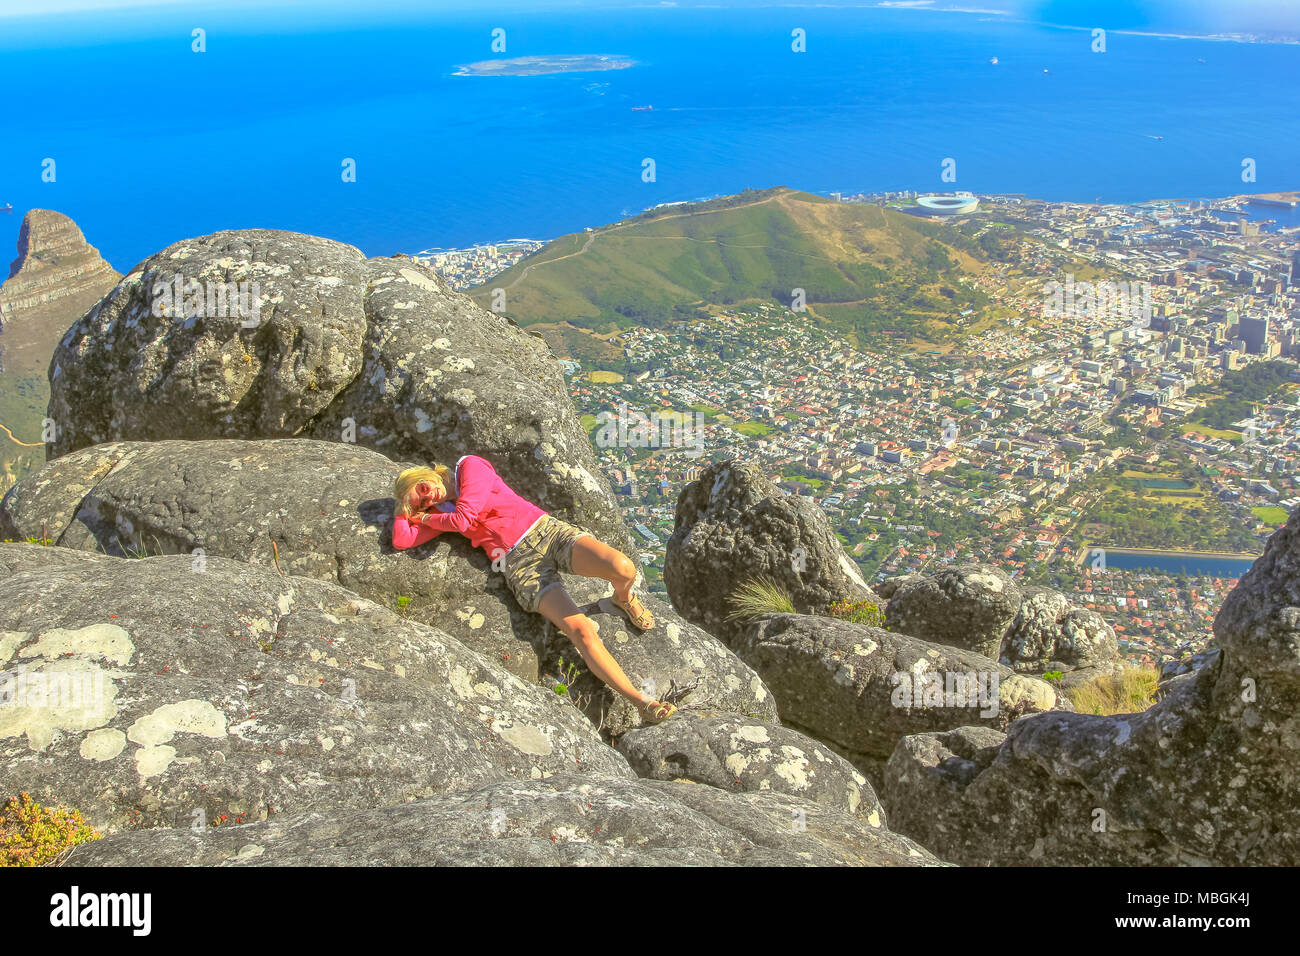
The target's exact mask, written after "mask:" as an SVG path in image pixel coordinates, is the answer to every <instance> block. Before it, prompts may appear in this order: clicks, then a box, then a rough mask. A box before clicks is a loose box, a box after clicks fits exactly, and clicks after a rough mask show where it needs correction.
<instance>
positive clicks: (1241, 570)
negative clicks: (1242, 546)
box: [1085, 548, 1255, 578]
mask: <svg viewBox="0 0 1300 956" xmlns="http://www.w3.org/2000/svg"><path fill="white" fill-rule="evenodd" d="M1099 550H1101V549H1100V548H1093V549H1092V550H1091V551H1090V552H1089V553H1088V560H1087V562H1085V567H1086V566H1088V565H1089V564H1091V563H1092V562H1093V561H1094V560H1095V558H1096V554H1097V552H1098V551H1099ZM1254 563H1255V559H1254V558H1226V557H1218V556H1216V555H1200V554H1194V553H1187V552H1181V553H1180V552H1177V551H1157V552H1154V553H1145V554H1134V553H1132V552H1129V551H1106V567H1108V568H1120V569H1122V570H1125V571H1132V570H1136V569H1152V570H1155V571H1159V572H1161V573H1163V574H1184V575H1189V576H1205V577H1213V578H1239V577H1241V576H1242V575H1243V574H1245V573H1246V572H1247V571H1249V570H1250V566H1251V565H1252V564H1254Z"/></svg>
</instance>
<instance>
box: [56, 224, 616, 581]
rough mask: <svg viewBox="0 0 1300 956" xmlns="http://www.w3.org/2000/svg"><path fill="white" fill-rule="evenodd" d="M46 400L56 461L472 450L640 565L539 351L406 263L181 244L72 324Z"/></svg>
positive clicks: (451, 457)
mask: <svg viewBox="0 0 1300 956" xmlns="http://www.w3.org/2000/svg"><path fill="white" fill-rule="evenodd" d="M239 283H244V286H243V287H242V290H241V288H240V286H239ZM231 284H234V285H233V287H232V285H231ZM50 389H51V396H50V407H49V416H50V417H51V418H53V419H54V421H55V424H56V427H57V429H58V432H57V436H56V439H55V441H53V442H51V443H50V444H49V446H48V448H47V453H48V456H49V457H50V458H56V457H58V456H61V455H66V454H68V453H69V452H72V451H75V450H77V449H80V448H84V447H86V446H88V445H92V444H97V443H102V442H107V441H114V440H137V439H138V440H146V441H153V440H159V439H209V438H242V439H252V438H290V437H301V438H317V439H322V440H326V441H335V442H340V441H341V442H351V441H355V443H356V444H357V445H360V446H363V447H367V448H372V449H375V450H377V451H380V452H382V453H383V454H384V455H386V456H388V457H389V458H391V459H392V460H393V461H395V462H396V461H414V462H421V463H427V462H430V461H439V462H444V463H448V464H451V463H453V462H455V461H456V460H457V459H458V458H460V456H462V455H464V454H479V455H483V456H484V457H486V458H488V459H490V460H491V461H493V462H494V463H495V464H496V466H497V469H498V471H499V472H500V473H501V475H502V477H504V478H505V479H506V481H507V482H509V483H510V485H511V487H513V488H514V489H515V490H516V491H518V492H519V493H520V494H521V495H523V496H525V497H526V498H529V499H530V500H532V501H535V502H536V503H537V504H538V505H540V506H541V507H542V508H545V509H546V510H548V511H552V512H555V513H556V514H558V515H560V516H561V517H564V518H566V519H567V520H570V521H573V522H574V523H576V524H578V525H581V526H582V527H584V528H587V529H588V530H590V531H592V532H593V533H595V534H597V536H599V537H601V538H602V539H603V540H605V541H608V542H609V543H610V544H612V545H614V546H615V547H617V548H619V549H620V550H622V551H624V552H625V553H626V554H627V555H628V556H629V557H630V558H632V559H633V560H634V561H636V560H637V551H636V549H635V548H634V547H633V545H632V540H631V537H630V536H629V534H628V531H627V528H626V526H625V525H624V524H623V522H622V520H621V518H620V516H619V512H618V508H617V506H616V505H615V502H614V500H613V497H612V494H611V493H610V490H609V486H608V484H607V483H606V482H605V480H604V478H603V477H601V475H600V472H599V471H598V470H597V467H596V464H595V458H594V455H593V453H592V450H591V445H590V444H589V442H588V440H587V435H586V432H585V431H584V430H583V429H582V426H581V424H580V422H579V421H578V418H577V415H576V414H575V413H574V410H573V406H572V403H571V402H570V400H569V397H568V395H567V392H566V390H565V384H564V379H563V376H562V375H561V373H560V370H559V366H558V363H557V362H556V360H555V357H554V355H552V353H551V351H550V350H549V348H547V346H546V344H545V343H544V342H543V341H542V340H541V339H540V338H539V337H537V336H535V335H531V334H528V333H526V332H524V331H523V330H521V329H520V328H518V326H516V325H514V323H513V322H511V321H510V320H509V319H506V318H504V317H502V316H500V315H497V314H495V313H492V312H487V311H485V310H483V309H481V308H479V307H478V306H477V305H475V304H474V303H473V302H472V301H471V300H470V299H469V298H467V297H466V296H464V295H462V294H460V293H457V292H453V291H451V289H449V288H448V287H447V285H446V283H445V282H444V281H443V280H442V279H441V278H440V277H439V276H438V275H437V273H435V272H434V271H433V270H432V269H428V268H426V267H424V266H421V265H419V264H417V263H415V262H413V261H412V260H410V259H409V258H407V257H403V256H399V257H395V258H388V259H385V258H376V259H367V258H366V257H365V256H364V255H363V254H362V253H361V252H360V251H359V250H358V249H356V248H354V247H352V246H348V245H344V244H343V243H339V242H332V241H330V240H327V239H320V238H317V237H314V236H305V235H300V234H297V233H290V232H278V231H273V230H264V229H252V230H242V231H236V232H220V233H216V234H213V235H210V236H202V237H199V238H196V239H187V240H184V241H183V242H178V243H175V244H174V245H172V246H169V247H168V248H166V249H164V250H163V251H162V252H160V253H157V254H156V255H154V256H151V257H150V258H148V259H146V260H145V261H144V262H142V263H140V265H138V266H136V267H135V268H134V269H133V270H132V271H131V273H130V274H129V275H127V276H126V278H125V279H123V280H122V282H121V283H119V285H118V286H117V288H115V289H114V290H113V292H112V293H111V294H110V295H109V296H107V297H106V298H105V299H104V300H103V301H102V302H100V303H99V304H98V305H97V306H96V307H95V308H94V309H92V310H91V311H90V312H88V313H87V314H86V315H85V316H84V317H83V318H82V319H81V320H80V321H79V322H77V324H76V325H75V326H73V327H72V328H71V329H69V330H68V332H67V334H66V335H65V336H64V338H63V340H62V341H61V342H60V343H59V346H58V348H57V349H56V350H55V353H54V357H53V360H52V361H51V363H50Z"/></svg>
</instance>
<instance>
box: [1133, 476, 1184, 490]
mask: <svg viewBox="0 0 1300 956" xmlns="http://www.w3.org/2000/svg"><path fill="white" fill-rule="evenodd" d="M1142 487H1143V488H1163V489H1167V490H1169V491H1188V490H1190V489H1192V488H1195V487H1196V486H1195V485H1193V484H1192V483H1191V482H1190V481H1182V480H1181V479H1178V478H1143V479H1142Z"/></svg>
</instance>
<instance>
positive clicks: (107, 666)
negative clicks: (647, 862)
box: [0, 544, 633, 830]
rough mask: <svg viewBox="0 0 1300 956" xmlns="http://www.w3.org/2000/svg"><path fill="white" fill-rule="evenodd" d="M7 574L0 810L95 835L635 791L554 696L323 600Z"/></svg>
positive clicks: (75, 558)
mask: <svg viewBox="0 0 1300 956" xmlns="http://www.w3.org/2000/svg"><path fill="white" fill-rule="evenodd" d="M0 568H3V573H0V668H3V671H0V675H2V676H0V692H2V695H3V699H4V701H5V706H3V707H0V792H3V793H16V792H18V791H20V790H25V791H28V792H30V793H31V794H32V796H33V797H35V798H36V799H37V800H39V801H40V802H42V803H50V804H63V805H69V806H74V807H76V808H77V809H79V810H80V811H81V812H82V813H83V814H84V815H85V817H86V819H87V821H88V822H89V823H91V824H92V825H93V826H96V827H98V828H101V829H108V830H117V829H124V828H134V827H156V826H167V825H172V826H176V825H180V826H186V827H188V826H189V825H190V822H191V820H193V819H196V818H197V819H201V820H204V821H206V822H207V823H208V824H209V825H216V824H218V823H224V822H230V823H235V822H240V821H249V820H261V819H266V818H267V817H269V816H271V815H276V816H279V815H281V814H302V813H307V812H312V811H338V810H342V809H363V808H370V807H374V806H384V805H392V804H401V803H405V802H406V801H408V800H414V799H419V798H423V797H428V796H430V795H433V794H438V793H447V792H451V791H458V790H465V789H468V788H471V787H475V786H479V785H482V784H484V783H489V782H495V781H502V780H514V781H526V780H533V779H537V778H540V777H544V776H548V775H552V774H556V773H561V772H581V773H583V774H584V775H587V776H589V777H591V778H592V779H595V778H600V777H605V776H612V777H622V778H631V777H632V776H633V773H632V771H631V769H630V768H629V767H628V765H627V762H626V761H625V760H624V759H623V758H622V756H620V755H619V754H618V753H617V752H616V751H614V750H612V749H611V748H609V747H607V746H605V744H604V743H603V742H602V741H601V739H600V737H599V735H598V734H597V733H596V732H595V730H594V729H593V727H592V726H591V724H590V722H589V721H588V720H587V719H586V718H584V717H583V716H582V715H581V714H580V713H578V711H577V710H575V709H574V708H573V707H572V706H569V705H567V704H565V703H564V702H563V701H562V700H560V699H559V698H558V697H557V696H556V695H555V694H554V693H551V692H550V691H547V690H545V689H543V688H539V687H536V686H534V685H531V684H527V683H525V682H523V681H521V680H519V679H518V678H517V677H515V676H514V675H513V674H510V673H508V672H506V671H505V670H504V669H502V668H501V667H499V666H497V665H496V664H495V663H494V662H492V661H490V660H488V659H487V658H485V657H483V656H482V655H479V654H476V653H474V652H473V651H471V650H469V649H468V648H466V647H465V646H464V645H462V644H461V643H460V642H458V641H456V640H455V639H453V638H451V637H449V636H448V635H446V634H444V633H442V632H440V631H438V630H436V629H434V628H431V627H427V626H425V625H422V624H417V623H415V622H412V621H407V620H403V619H402V618H401V617H399V616H398V615H396V614H394V613H393V612H392V611H389V610H386V609H384V608H381V607H379V606H378V605H376V604H374V603H373V602H371V601H367V600H365V599H364V598H360V597H358V596H357V595H355V594H353V593H351V592H349V591H347V590H345V589H343V588H341V587H339V586H337V585H334V584H329V583H326V582H322V581H315V580H311V579H308V578H303V577H298V576H294V575H280V574H278V573H277V572H276V571H275V570H274V569H273V568H258V567H253V566H252V565H249V564H245V563H243V562H238V561H232V560H229V559H227V558H223V557H220V556H217V555H212V556H209V557H207V558H206V559H203V560H202V561H198V560H196V559H195V558H194V557H193V556H186V555H173V556H167V557H153V558H142V559H138V560H132V559H123V558H115V557H109V556H105V555H93V554H85V553H78V552H75V551H71V550H68V549H66V548H58V547H41V546H38V545H31V544H0ZM177 821H180V822H179V823H178V822H177Z"/></svg>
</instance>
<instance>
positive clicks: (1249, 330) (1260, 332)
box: [1238, 315, 1268, 355]
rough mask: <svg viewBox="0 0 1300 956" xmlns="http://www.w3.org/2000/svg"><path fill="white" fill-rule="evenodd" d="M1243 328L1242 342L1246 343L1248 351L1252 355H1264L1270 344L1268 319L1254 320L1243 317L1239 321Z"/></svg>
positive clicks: (1249, 317)
mask: <svg viewBox="0 0 1300 956" xmlns="http://www.w3.org/2000/svg"><path fill="white" fill-rule="evenodd" d="M1238 325H1239V326H1240V328H1241V333H1240V334H1241V340H1242V341H1243V342H1245V343H1246V351H1247V352H1249V353H1250V354H1251V355H1263V354H1264V349H1265V348H1266V345H1267V343H1268V318H1267V317H1264V318H1258V319H1256V318H1252V317H1251V316H1248V315H1243V316H1242V317H1241V319H1240V320H1239V321H1238Z"/></svg>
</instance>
